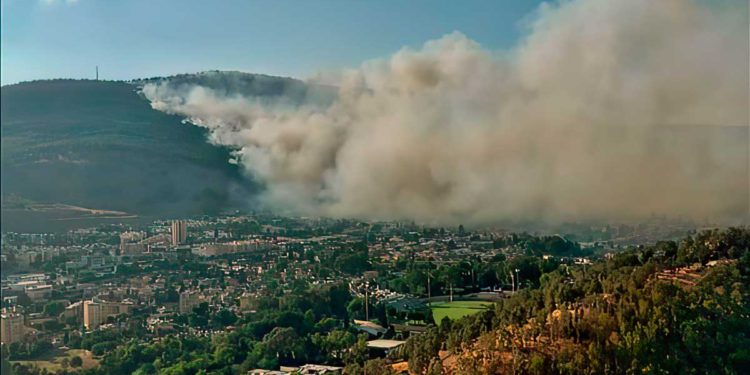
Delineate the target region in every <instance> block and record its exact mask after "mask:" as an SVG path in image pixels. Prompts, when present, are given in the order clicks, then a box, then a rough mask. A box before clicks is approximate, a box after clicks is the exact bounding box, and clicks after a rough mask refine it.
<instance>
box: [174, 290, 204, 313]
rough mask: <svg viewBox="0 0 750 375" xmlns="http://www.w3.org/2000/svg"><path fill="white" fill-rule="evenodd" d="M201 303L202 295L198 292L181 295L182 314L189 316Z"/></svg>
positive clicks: (180, 307) (180, 309) (180, 308)
mask: <svg viewBox="0 0 750 375" xmlns="http://www.w3.org/2000/svg"><path fill="white" fill-rule="evenodd" d="M200 303H201V299H200V295H199V294H198V292H194V291H186V292H182V293H180V306H179V311H180V314H187V313H190V312H192V311H193V309H194V308H195V306H198V305H199V304H200Z"/></svg>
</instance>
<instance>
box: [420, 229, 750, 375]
mask: <svg viewBox="0 0 750 375" xmlns="http://www.w3.org/2000/svg"><path fill="white" fill-rule="evenodd" d="M749 249H750V231H748V230H747V229H729V230H725V231H718V230H715V231H707V232H702V233H700V234H698V235H696V236H694V237H690V238H685V239H684V240H682V241H681V242H679V243H676V242H671V241H670V242H660V243H657V244H655V245H653V246H647V247H643V248H639V249H633V250H628V251H624V252H622V253H619V254H616V255H615V256H614V257H612V258H611V259H609V260H607V261H603V262H601V263H595V264H593V265H591V266H586V267H576V268H568V267H562V268H559V269H558V270H556V271H554V272H551V273H548V274H545V275H543V276H542V277H541V280H540V281H541V286H540V287H539V288H537V289H527V290H523V291H522V292H521V293H519V294H518V295H516V296H514V297H512V298H510V299H508V300H505V301H504V302H501V303H499V304H498V305H497V306H496V308H495V309H494V310H493V311H489V312H486V313H482V314H477V315H474V316H472V317H468V318H465V319H463V320H460V321H457V322H454V323H453V324H451V322H450V321H445V322H443V324H441V325H440V327H439V328H437V327H436V328H433V329H431V330H430V331H429V332H428V333H427V334H424V335H420V336H416V337H413V338H411V339H410V340H409V341H408V343H407V352H408V357H409V368H410V370H411V372H412V373H415V374H421V373H425V372H426V373H428V374H440V373H444V372H448V373H456V374H495V373H529V374H558V373H561V374H604V373H615V374H637V373H656V374H709V373H716V374H747V373H748V372H750V319H749V318H750V250H749Z"/></svg>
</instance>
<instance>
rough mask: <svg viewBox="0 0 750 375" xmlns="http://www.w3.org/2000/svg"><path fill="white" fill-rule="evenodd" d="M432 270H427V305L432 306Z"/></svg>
mask: <svg viewBox="0 0 750 375" xmlns="http://www.w3.org/2000/svg"><path fill="white" fill-rule="evenodd" d="M430 297H431V296H430V270H429V269H428V270H427V307H430V308H432V302H431V301H430Z"/></svg>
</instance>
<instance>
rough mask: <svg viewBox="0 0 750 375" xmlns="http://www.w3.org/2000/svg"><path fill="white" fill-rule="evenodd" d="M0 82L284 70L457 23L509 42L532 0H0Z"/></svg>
mask: <svg viewBox="0 0 750 375" xmlns="http://www.w3.org/2000/svg"><path fill="white" fill-rule="evenodd" d="M0 1H2V20H1V23H0V37H1V40H2V46H1V47H2V48H1V50H0V51H1V53H2V64H1V65H2V72H1V76H0V77H1V79H2V84H10V83H15V82H19V81H26V80H33V79H43V78H93V76H94V67H95V66H96V65H99V67H100V68H99V69H100V76H101V77H102V78H104V79H131V78H140V77H150V76H160V75H170V74H177V73H187V72H196V71H202V70H211V69H222V70H224V69H227V70H229V69H231V70H241V71H246V72H256V73H266V74H273V75H284V76H293V77H306V76H310V75H312V74H314V73H315V72H317V71H320V70H330V69H337V68H341V67H349V66H356V65H359V64H360V63H361V62H362V61H365V60H368V59H372V58H378V57H383V56H387V55H388V54H391V53H393V52H395V51H397V50H398V49H400V48H401V47H403V46H419V45H421V44H422V43H424V42H425V41H427V40H430V39H435V38H438V37H440V36H442V35H444V34H447V33H450V32H452V31H454V30H458V31H460V32H462V33H464V34H466V35H467V36H468V37H470V38H472V39H474V40H476V41H477V42H479V43H480V44H482V45H483V46H485V47H486V48H489V49H504V48H509V47H512V46H513V45H514V44H515V43H516V42H517V40H518V38H519V35H520V34H521V33H522V30H523V27H522V24H523V21H524V19H526V18H527V17H528V15H529V14H530V13H531V12H533V11H534V10H535V9H536V8H537V6H538V4H539V1H538V0H486V1H442V0H419V1H416V0H415V1H396V0H372V1H368V2H364V1H354V0H349V1H346V0H320V1H307V0H297V1H287V0H277V1H270V0H269V1H241V0H227V1H208V0H128V1H107V0H77V1H76V0H0Z"/></svg>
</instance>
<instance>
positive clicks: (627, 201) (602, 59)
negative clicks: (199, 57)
mask: <svg viewBox="0 0 750 375" xmlns="http://www.w3.org/2000/svg"><path fill="white" fill-rule="evenodd" d="M527 29H528V30H527V34H526V36H525V37H524V38H523V39H522V40H521V42H520V43H519V44H518V45H517V46H516V47H515V48H513V49H512V50H509V51H488V50H486V49H483V48H482V47H481V46H480V45H478V44H477V43H475V42H473V41H472V40H470V39H469V38H467V37H466V36H464V35H462V34H461V33H459V32H454V33H452V34H449V35H446V36H444V37H442V38H440V39H438V40H434V41H429V42H427V43H425V44H424V46H422V47H421V48H419V49H411V48H403V49H402V50H400V51H398V52H397V53H395V54H394V55H393V56H391V57H389V58H387V59H382V60H377V61H369V62H366V63H364V64H363V65H362V66H361V67H359V68H357V69H352V70H350V71H346V72H343V73H342V77H343V78H342V80H341V82H339V83H338V86H339V94H338V97H337V98H336V100H335V101H334V102H333V104H331V105H330V106H329V107H325V108H323V107H320V106H313V105H310V106H305V105H301V106H299V105H290V104H289V103H282V102H273V101H269V100H259V99H257V98H251V97H241V96H227V95H224V94H220V93H218V92H216V91H213V90H211V89H207V88H205V87H200V86H191V87H184V86H183V87H175V86H170V85H166V84H161V85H160V84H150V85H147V86H146V87H144V89H143V92H144V93H145V95H146V96H147V98H149V99H150V100H151V102H152V106H153V107H154V108H156V109H159V110H162V111H166V112H169V113H175V114H180V115H184V116H186V117H187V118H189V119H190V121H191V122H193V123H194V124H196V125H199V126H204V127H206V128H208V129H210V134H211V140H212V141H213V142H215V143H218V144H222V145H228V146H231V147H234V148H236V149H237V150H238V151H237V155H238V158H239V160H240V162H241V164H242V165H243V166H244V167H245V168H246V170H247V171H248V172H249V173H250V174H252V175H253V176H254V177H255V178H257V179H258V180H260V181H261V182H262V183H263V184H264V186H265V192H264V193H263V195H262V201H263V202H264V203H265V204H266V205H268V206H269V207H273V208H277V209H284V210H292V211H294V212H297V213H300V214H314V215H323V216H333V217H357V218H371V219H383V218H387V219H413V220H417V221H419V222H424V223H458V222H463V223H473V224H491V223H497V222H503V221H514V220H547V221H562V220H595V219H619V220H630V219H639V218H643V217H647V216H650V215H652V214H664V215H669V216H683V217H691V218H696V219H713V220H719V219H721V220H724V219H736V218H738V217H743V216H745V215H747V212H748V199H749V197H748V194H749V193H748V191H749V186H748V184H749V181H748V164H749V162H748V122H749V120H748V118H749V115H748V106H749V105H750V102H749V99H748V95H749V94H748V82H749V78H748V54H749V52H748V4H747V2H746V1H736V2H732V1H728V2H719V3H715V2H708V1H706V2H703V1H690V0H659V1H653V0H608V1H601V0H576V1H563V2H560V3H555V4H544V5H542V6H541V7H540V8H539V9H538V11H537V12H536V13H535V14H534V15H533V17H531V19H530V22H529V24H528V26H527Z"/></svg>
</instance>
